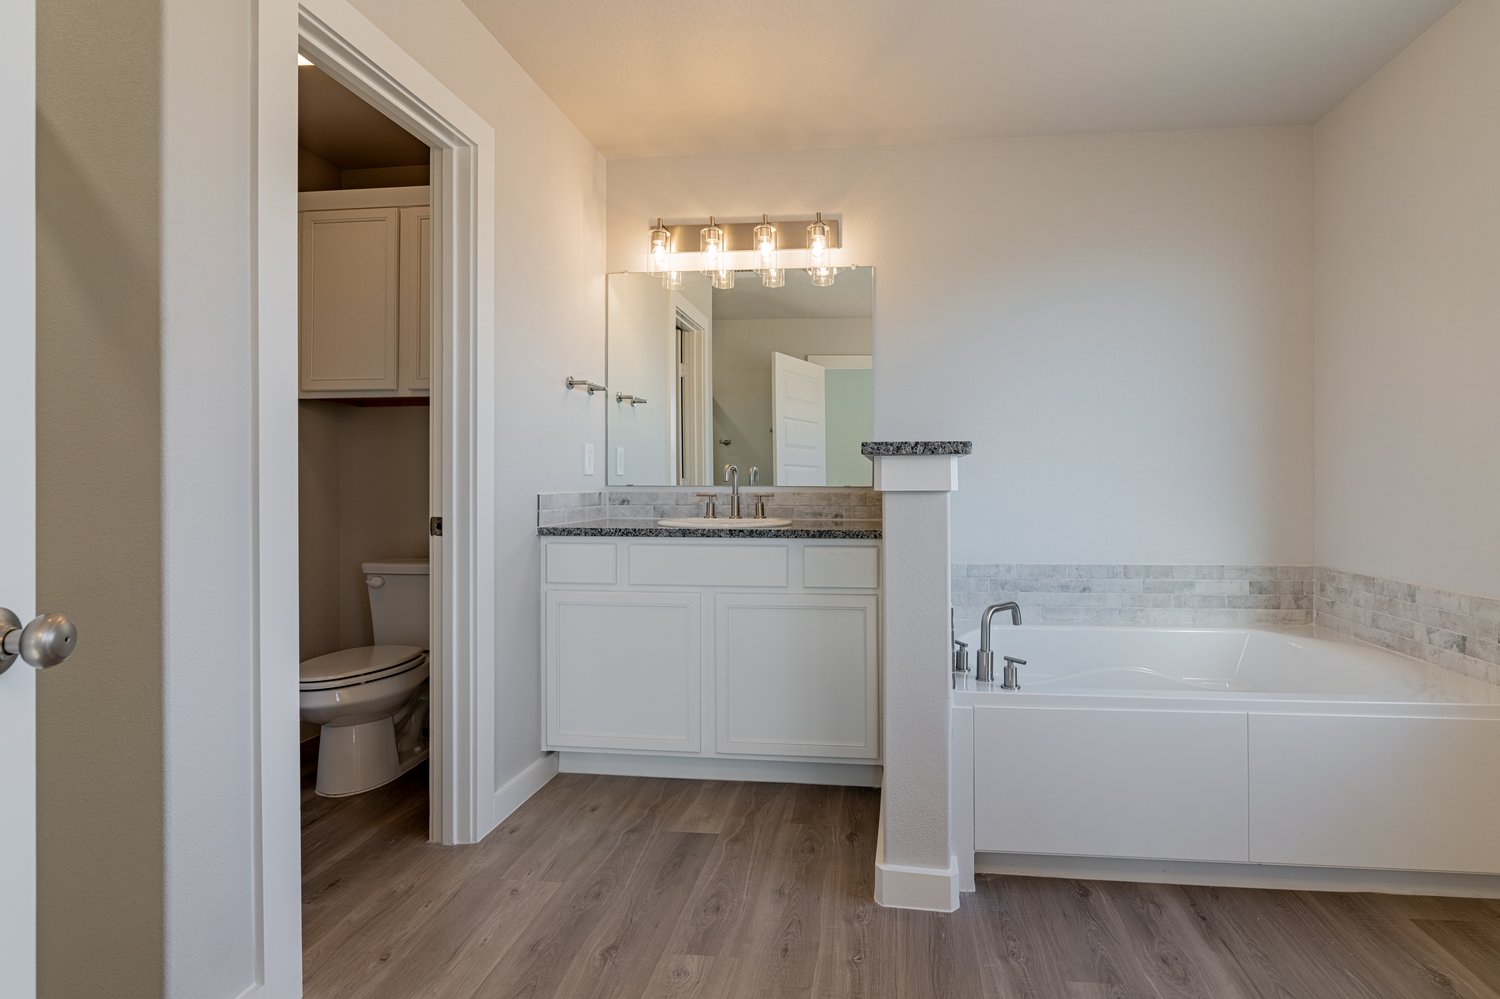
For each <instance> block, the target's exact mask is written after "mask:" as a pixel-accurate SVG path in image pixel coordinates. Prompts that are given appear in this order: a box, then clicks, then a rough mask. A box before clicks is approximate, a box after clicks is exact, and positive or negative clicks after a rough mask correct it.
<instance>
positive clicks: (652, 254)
mask: <svg viewBox="0 0 1500 999" xmlns="http://www.w3.org/2000/svg"><path fill="white" fill-rule="evenodd" d="M671 264H672V231H671V230H670V229H668V228H667V227H666V226H664V225H662V224H661V219H657V220H656V225H655V226H653V227H652V229H651V238H650V242H649V243H648V245H647V248H646V273H647V274H662V273H664V272H666V271H668V270H670V269H671Z"/></svg>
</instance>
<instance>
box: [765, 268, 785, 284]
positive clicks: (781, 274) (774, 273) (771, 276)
mask: <svg viewBox="0 0 1500 999" xmlns="http://www.w3.org/2000/svg"><path fill="white" fill-rule="evenodd" d="M760 283H761V285H762V286H764V287H766V288H780V287H781V286H782V285H784V284H786V271H784V270H782V269H781V268H780V267H772V268H769V269H768V270H763V271H761V272H760Z"/></svg>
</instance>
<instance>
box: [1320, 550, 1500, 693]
mask: <svg viewBox="0 0 1500 999" xmlns="http://www.w3.org/2000/svg"><path fill="white" fill-rule="evenodd" d="M1316 608H1317V625H1318V627H1319V628H1321V629H1326V630H1328V631H1332V632H1336V633H1338V634H1341V635H1347V636H1349V637H1351V638H1355V639H1358V640H1359V641H1361V642H1367V643H1369V644H1371V645H1378V646H1380V647H1381V648H1383V649H1389V650H1391V651H1392V652H1399V653H1401V654H1402V655H1404V656H1410V657H1412V658H1413V659H1421V660H1422V661H1423V662H1429V663H1432V664H1433V665H1434V666H1441V667H1443V668H1444V669H1450V670H1453V671H1454V672H1456V673H1462V674H1464V675H1465V676H1471V677H1474V678H1475V679H1477V680H1484V681H1486V682H1488V683H1500V600H1491V599H1488V598H1486V597H1475V596H1469V595H1468V594H1464V593H1455V592H1453V591H1451V590H1440V589H1437V588H1436V587H1431V586H1419V585H1417V584H1415V583H1403V582H1399V581H1397V580H1394V579H1384V578H1381V577H1379V576H1362V575H1359V574H1358V573H1353V572H1341V571H1339V570H1337V569H1319V570H1318V593H1317V601H1316Z"/></svg>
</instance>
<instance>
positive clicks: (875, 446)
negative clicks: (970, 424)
mask: <svg viewBox="0 0 1500 999" xmlns="http://www.w3.org/2000/svg"><path fill="white" fill-rule="evenodd" d="M860 452H861V453H862V454H864V455H865V457H867V458H900V457H905V456H907V455H913V454H973V453H974V442H973V441H865V442H864V444H862V445H860Z"/></svg>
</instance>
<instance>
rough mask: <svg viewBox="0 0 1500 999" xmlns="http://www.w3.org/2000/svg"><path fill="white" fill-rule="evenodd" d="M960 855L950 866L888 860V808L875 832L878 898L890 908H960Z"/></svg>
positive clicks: (936, 909) (949, 859)
mask: <svg viewBox="0 0 1500 999" xmlns="http://www.w3.org/2000/svg"><path fill="white" fill-rule="evenodd" d="M958 888H959V870H958V858H957V857H955V856H951V855H950V856H949V857H948V866H947V867H907V866H905V865H902V864H888V863H886V861H885V809H884V808H882V809H881V810H880V826H879V829H878V830H877V832H876V833H875V901H876V902H877V903H878V904H880V905H883V906H885V907H886V908H888V909H921V910H923V911H925V912H956V911H958Z"/></svg>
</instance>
